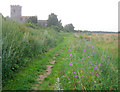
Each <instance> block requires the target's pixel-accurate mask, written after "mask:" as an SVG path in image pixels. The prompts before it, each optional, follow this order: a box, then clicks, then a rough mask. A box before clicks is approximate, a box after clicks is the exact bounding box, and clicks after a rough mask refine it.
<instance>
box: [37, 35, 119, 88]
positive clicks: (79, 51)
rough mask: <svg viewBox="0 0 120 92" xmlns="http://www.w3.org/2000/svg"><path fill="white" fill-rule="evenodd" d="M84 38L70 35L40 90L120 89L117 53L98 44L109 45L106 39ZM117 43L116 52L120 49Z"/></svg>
mask: <svg viewBox="0 0 120 92" xmlns="http://www.w3.org/2000/svg"><path fill="white" fill-rule="evenodd" d="M80 35H81V34H80ZM84 35H85V34H84ZM86 36H87V35H86ZM80 38H81V37H80ZM80 38H75V37H74V36H70V37H69V39H68V40H67V42H66V43H65V44H64V46H63V47H62V48H61V49H62V51H61V52H58V53H59V55H60V56H58V57H57V59H56V64H55V67H53V69H52V73H51V74H50V75H49V76H48V77H47V78H46V79H45V81H44V82H43V83H42V84H40V85H39V87H38V89H39V90H41V89H42V90H45V89H46V88H47V90H118V69H117V66H118V64H117V63H118V57H117V53H116V54H114V55H112V52H111V51H112V50H111V49H110V50H109V49H103V48H100V47H99V46H98V43H99V44H103V46H104V45H105V46H106V43H105V42H104V43H100V42H98V41H95V40H94V39H92V40H94V41H92V40H91V41H87V40H86V38H83V39H80ZM99 39H100V38H99ZM101 41H102V40H101ZM96 43H97V45H96ZM108 44H109V43H108ZM110 45H111V44H110ZM116 45H117V44H115V46H114V49H115V51H113V52H117V51H116V50H117V46H116ZM111 48H113V47H111ZM114 56H115V57H114ZM55 79H56V80H55Z"/></svg>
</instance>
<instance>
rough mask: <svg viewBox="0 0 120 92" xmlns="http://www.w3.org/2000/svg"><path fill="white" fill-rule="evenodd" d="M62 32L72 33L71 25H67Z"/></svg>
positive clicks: (72, 27)
mask: <svg viewBox="0 0 120 92" xmlns="http://www.w3.org/2000/svg"><path fill="white" fill-rule="evenodd" d="M64 31H66V32H74V26H73V24H67V25H65V26H64Z"/></svg>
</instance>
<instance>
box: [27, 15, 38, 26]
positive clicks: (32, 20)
mask: <svg viewBox="0 0 120 92" xmlns="http://www.w3.org/2000/svg"><path fill="white" fill-rule="evenodd" d="M26 22H27V23H29V22H30V23H35V24H36V23H37V17H34V16H33V17H30V18H29V19H28V20H27V21H26Z"/></svg>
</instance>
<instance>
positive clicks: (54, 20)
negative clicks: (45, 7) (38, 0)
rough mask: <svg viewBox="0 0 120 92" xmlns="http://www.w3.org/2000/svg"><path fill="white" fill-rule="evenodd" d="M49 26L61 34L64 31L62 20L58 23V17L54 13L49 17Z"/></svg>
mask: <svg viewBox="0 0 120 92" xmlns="http://www.w3.org/2000/svg"><path fill="white" fill-rule="evenodd" d="M47 26H48V27H50V26H52V27H54V29H55V30H56V31H58V32H60V30H62V29H63V26H62V23H61V20H60V21H58V18H57V15H55V14H54V13H51V14H50V15H49V18H48V20H47Z"/></svg>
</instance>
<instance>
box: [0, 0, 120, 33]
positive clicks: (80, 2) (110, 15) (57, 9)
mask: <svg viewBox="0 0 120 92" xmlns="http://www.w3.org/2000/svg"><path fill="white" fill-rule="evenodd" d="M118 1H120V0H1V2H0V12H1V13H2V14H3V16H10V5H21V6H22V16H34V15H37V16H38V19H40V20H47V19H48V15H49V14H51V13H55V14H56V15H58V19H59V20H62V23H63V26H64V25H65V24H69V23H72V24H73V25H74V26H75V29H80V30H91V31H118Z"/></svg>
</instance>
